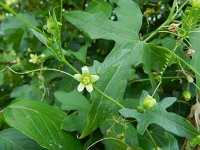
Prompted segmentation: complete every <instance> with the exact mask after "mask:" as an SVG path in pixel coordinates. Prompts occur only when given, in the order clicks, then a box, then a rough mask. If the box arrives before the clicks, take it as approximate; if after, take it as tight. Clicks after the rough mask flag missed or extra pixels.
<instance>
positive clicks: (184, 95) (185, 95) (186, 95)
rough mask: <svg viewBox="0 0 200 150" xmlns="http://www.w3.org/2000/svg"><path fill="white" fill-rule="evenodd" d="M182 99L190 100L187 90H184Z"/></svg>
mask: <svg viewBox="0 0 200 150" xmlns="http://www.w3.org/2000/svg"><path fill="white" fill-rule="evenodd" d="M183 98H184V99H185V100H186V101H189V100H190V99H191V93H190V91H189V90H186V91H184V92H183Z"/></svg>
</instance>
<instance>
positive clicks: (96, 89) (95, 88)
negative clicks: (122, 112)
mask: <svg viewBox="0 0 200 150" xmlns="http://www.w3.org/2000/svg"><path fill="white" fill-rule="evenodd" d="M93 87H94V90H95V91H97V92H98V93H99V94H101V95H102V96H104V97H105V98H107V99H108V100H110V101H111V102H112V103H114V104H115V105H117V106H118V107H120V108H121V109H124V108H125V107H124V106H123V105H122V104H120V103H119V102H118V101H116V100H115V99H113V98H112V97H110V96H108V95H107V94H105V93H104V92H102V91H101V90H100V89H99V88H98V87H97V86H96V85H95V84H94V85H93Z"/></svg>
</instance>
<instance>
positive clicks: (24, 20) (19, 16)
mask: <svg viewBox="0 0 200 150" xmlns="http://www.w3.org/2000/svg"><path fill="white" fill-rule="evenodd" d="M0 6H2V7H3V8H4V9H6V10H8V11H9V12H11V13H12V14H14V15H15V16H17V17H18V18H19V19H20V20H22V21H23V22H25V23H26V24H27V25H29V26H30V27H31V28H33V29H34V30H36V31H38V32H39V33H41V34H42V35H43V32H42V31H41V30H40V29H39V28H37V27H36V26H35V25H33V24H32V23H30V22H29V21H28V20H26V19H24V18H23V17H22V16H21V15H19V14H18V13H16V12H15V11H14V10H13V9H12V8H10V7H9V6H7V5H5V4H3V3H2V2H0Z"/></svg>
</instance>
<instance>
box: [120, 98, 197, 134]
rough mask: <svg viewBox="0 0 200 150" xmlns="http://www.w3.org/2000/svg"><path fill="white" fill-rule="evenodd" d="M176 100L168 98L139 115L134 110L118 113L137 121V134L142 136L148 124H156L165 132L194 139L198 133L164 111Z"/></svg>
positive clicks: (182, 120) (175, 115) (190, 125)
mask: <svg viewBox="0 0 200 150" xmlns="http://www.w3.org/2000/svg"><path fill="white" fill-rule="evenodd" d="M175 100H176V98H173V97H168V98H165V99H163V100H162V101H161V102H159V103H158V104H157V106H155V108H154V109H153V110H151V111H144V112H143V113H139V112H138V111H137V110H135V109H127V108H125V109H121V110H120V111H119V112H120V113H121V114H122V115H123V116H124V117H126V118H135V119H136V120H137V121H138V124H137V130H138V133H139V134H144V132H145V130H146V129H147V127H148V126H149V125H150V124H157V125H159V126H161V127H162V128H164V129H165V130H167V131H170V132H172V133H174V134H176V135H178V136H181V137H186V138H194V137H196V136H197V135H198V134H199V132H198V131H197V129H196V128H195V127H194V126H193V125H192V124H191V123H190V122H189V121H187V120H186V119H185V118H183V117H181V116H179V115H177V114H174V113H171V112H167V111H166V110H165V109H166V108H167V107H169V106H170V105H171V104H172V103H174V102H175Z"/></svg>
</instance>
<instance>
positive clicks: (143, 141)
mask: <svg viewBox="0 0 200 150" xmlns="http://www.w3.org/2000/svg"><path fill="white" fill-rule="evenodd" d="M148 131H149V133H151V135H152V138H153V139H154V141H155V143H156V145H157V146H158V147H160V148H161V149H162V150H179V146H178V142H177V140H176V138H175V137H174V136H173V135H172V134H170V133H168V132H166V131H164V130H163V129H162V128H161V127H159V126H156V125H151V127H150V128H149V129H148ZM139 143H140V145H141V147H142V148H143V149H144V150H145V149H153V148H154V147H155V146H154V145H153V143H152V141H151V140H150V138H149V135H148V133H147V132H146V133H145V134H144V135H143V136H139Z"/></svg>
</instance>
